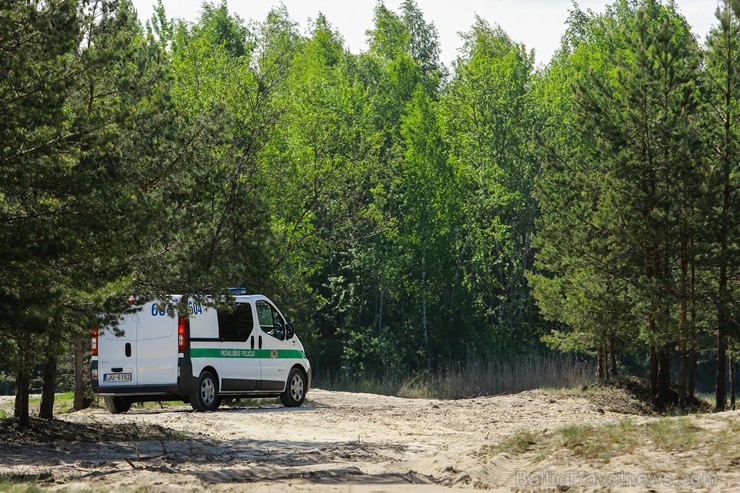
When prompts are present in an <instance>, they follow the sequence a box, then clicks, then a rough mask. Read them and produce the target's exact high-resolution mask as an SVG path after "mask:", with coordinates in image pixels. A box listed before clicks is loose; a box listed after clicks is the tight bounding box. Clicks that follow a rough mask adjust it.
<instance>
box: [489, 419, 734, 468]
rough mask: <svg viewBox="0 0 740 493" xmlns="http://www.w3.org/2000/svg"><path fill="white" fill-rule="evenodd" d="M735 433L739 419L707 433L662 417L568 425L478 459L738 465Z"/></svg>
mask: <svg viewBox="0 0 740 493" xmlns="http://www.w3.org/2000/svg"><path fill="white" fill-rule="evenodd" d="M738 432H740V420H738V419H727V420H726V421H725V422H723V423H721V425H720V426H711V427H706V426H700V425H699V424H698V423H697V420H696V419H694V418H692V417H687V416H683V417H661V418H657V419H655V420H652V421H648V422H646V423H641V424H636V423H635V422H634V421H632V420H630V419H625V420H622V421H620V422H619V423H616V424H606V425H602V426H586V425H570V426H566V427H563V428H560V429H558V430H556V431H554V432H551V433H548V434H545V435H536V434H533V433H531V432H529V431H522V432H520V433H518V434H516V435H514V436H512V437H509V438H507V439H506V440H504V441H503V442H501V443H499V444H497V445H495V446H486V447H484V448H483V449H481V453H480V455H481V456H482V457H483V458H484V460H489V459H490V458H491V457H493V456H495V455H496V454H498V453H508V454H527V455H529V456H530V458H531V459H532V460H533V461H535V462H539V461H541V460H543V459H546V458H552V457H567V456H571V457H573V458H579V459H586V460H591V461H593V460H596V461H599V462H602V463H604V464H608V463H609V462H610V461H611V460H612V459H614V458H616V457H620V456H627V455H630V454H633V453H634V452H636V451H637V450H638V449H640V450H641V451H642V453H644V454H647V455H648V456H649V455H650V454H651V453H665V454H668V455H671V456H673V455H675V454H680V453H682V452H688V451H692V450H701V451H703V453H704V452H706V454H707V455H710V456H715V457H718V458H722V459H723V460H725V459H729V461H730V462H733V461H735V462H736V463H737V465H740V446H738V442H737V434H738Z"/></svg>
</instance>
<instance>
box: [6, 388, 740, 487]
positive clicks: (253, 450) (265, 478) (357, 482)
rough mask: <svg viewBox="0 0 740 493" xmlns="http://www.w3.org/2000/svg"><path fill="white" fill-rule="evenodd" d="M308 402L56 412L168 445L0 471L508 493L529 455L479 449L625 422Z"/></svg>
mask: <svg viewBox="0 0 740 493" xmlns="http://www.w3.org/2000/svg"><path fill="white" fill-rule="evenodd" d="M309 399H310V402H308V403H307V404H306V405H304V407H301V408H298V409H287V408H283V407H280V406H264V407H224V408H222V409H220V410H219V411H217V412H213V413H194V412H192V411H191V409H190V408H189V407H188V406H186V405H182V406H178V407H174V408H172V407H167V408H165V409H162V410H152V409H145V408H137V407H134V408H133V409H132V410H131V411H130V412H129V413H126V414H121V415H111V414H108V413H107V411H104V410H101V409H92V410H86V411H81V412H77V413H72V414H67V415H62V416H59V419H61V420H64V421H69V422H74V423H81V424H86V425H88V426H95V425H96V423H106V424H109V425H114V426H116V427H121V428H120V429H122V430H126V429H127V427H128V428H130V429H131V430H136V429H139V428H138V426H145V425H157V426H160V427H163V428H165V429H167V430H169V431H171V432H174V433H175V435H176V437H175V438H167V439H162V440H160V439H156V440H152V439H149V440H146V439H142V438H141V437H138V436H136V433H135V432H133V431H132V433H131V435H130V437H129V439H128V440H120V439H119V440H117V441H103V442H102V443H94V444H91V443H81V442H74V443H57V444H41V445H3V446H2V447H0V473H2V472H5V473H13V474H29V475H31V474H40V473H43V474H45V475H48V476H49V479H48V480H46V482H45V483H43V485H44V486H46V487H49V488H51V489H55V488H66V489H67V490H75V489H78V488H79V489H87V490H93V491H97V490H100V489H105V490H107V491H136V490H138V491H163V492H164V491H167V492H169V491H172V492H180V491H285V490H292V491H322V492H323V491H355V492H365V491H367V492H379V491H391V492H393V491H449V489H450V488H451V487H452V488H477V489H480V488H483V489H489V490H500V491H512V490H517V489H518V486H521V485H519V484H518V483H517V477H518V476H517V474H519V475H521V473H522V471H525V470H531V468H532V467H533V463H532V460H531V458H524V457H519V456H516V457H509V456H507V455H506V454H499V455H498V456H496V457H495V458H491V457H488V456H486V455H485V454H481V451H482V450H486V448H488V449H490V448H491V446H492V445H496V444H497V443H500V442H501V441H502V440H504V439H506V438H507V437H511V436H512V435H514V434H516V433H517V432H519V431H523V430H526V431H530V432H533V433H535V434H545V433H548V432H551V431H553V430H555V429H557V428H560V427H562V426H565V425H568V424H580V425H583V424H595V425H598V424H604V423H610V422H618V421H619V420H621V419H624V418H625V417H626V416H625V415H624V414H621V413H617V412H614V411H611V410H610V409H609V408H608V407H606V406H601V407H600V405H599V404H595V403H594V401H593V399H588V398H586V397H578V396H565V395H559V394H558V393H553V392H542V391H531V392H524V393H521V394H516V395H502V396H494V397H485V398H476V399H467V400H459V401H439V400H424V399H414V400H411V399H401V398H395V397H386V396H378V395H371V394H356V393H346V392H328V391H323V390H312V391H311V392H310V393H309ZM605 407H606V408H605ZM736 417H737V416H736ZM631 419H633V420H637V421H640V420H649V419H654V418H648V417H641V416H632V417H631ZM133 425H137V426H133ZM585 489H588V488H585ZM522 490H523V491H526V490H527V488H523V489H522ZM570 491H576V490H574V489H571V490H570ZM605 491H610V490H605ZM625 491H632V489H625ZM636 491H650V489H647V488H646V489H637V490H636ZM655 491H661V490H660V489H655ZM668 491H671V490H668Z"/></svg>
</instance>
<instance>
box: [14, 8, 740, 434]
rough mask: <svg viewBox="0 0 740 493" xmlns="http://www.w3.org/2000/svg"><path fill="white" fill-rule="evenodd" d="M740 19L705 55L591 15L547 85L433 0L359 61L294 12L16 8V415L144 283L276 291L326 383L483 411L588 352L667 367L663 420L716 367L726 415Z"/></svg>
mask: <svg viewBox="0 0 740 493" xmlns="http://www.w3.org/2000/svg"><path fill="white" fill-rule="evenodd" d="M735 3H736V2H733V1H729V0H728V1H727V2H724V3H723V4H722V5H721V7H720V8H719V9H718V11H717V22H716V24H715V27H714V28H713V29H712V30H711V32H710V33H709V34H708V36H707V38H706V43H705V44H700V43H699V42H698V39H697V35H696V34H695V33H692V32H691V29H690V26H689V25H688V24H687V22H686V20H685V19H684V18H683V17H682V16H681V15H680V13H679V12H677V10H676V7H675V5H674V4H673V3H672V2H670V1H665V2H663V1H659V0H616V1H615V2H614V3H613V4H611V5H610V6H609V7H608V8H607V9H606V10H605V11H604V12H603V13H601V14H596V13H594V12H591V11H583V10H581V9H580V8H578V6H577V5H575V4H574V5H573V8H572V9H571V11H570V16H569V18H568V21H567V24H566V26H565V27H564V31H565V32H564V35H563V37H562V43H561V47H560V49H559V50H558V51H557V52H556V54H555V55H554V57H553V58H552V60H551V61H550V62H549V64H547V65H546V66H545V67H544V68H541V69H536V68H535V66H534V54H533V53H532V52H531V51H528V50H527V48H526V47H525V46H524V45H522V44H520V43H517V42H515V41H513V40H512V39H511V38H510V37H509V36H508V35H507V34H506V33H505V32H504V31H503V30H502V29H500V28H499V27H497V26H495V25H491V24H489V23H488V22H487V21H485V20H483V19H480V18H478V19H477V20H476V21H475V23H474V25H472V26H471V27H470V30H469V31H467V32H466V33H464V35H463V38H464V45H463V47H462V49H461V50H460V52H459V55H458V57H457V59H456V60H455V61H454V62H453V64H452V67H451V68H447V67H445V66H444V65H443V64H442V63H441V62H440V60H439V52H440V50H439V42H438V36H437V33H436V30H435V28H434V26H433V25H432V24H430V23H428V22H427V21H426V20H425V18H424V15H423V12H422V11H421V10H420V9H419V8H418V6H417V5H416V4H415V3H414V1H413V0H405V1H404V2H403V3H402V4H401V7H400V9H399V11H398V12H394V11H391V10H389V9H387V8H386V7H385V6H384V5H383V4H382V3H378V5H377V7H376V9H375V18H374V27H373V29H371V30H370V31H368V33H367V36H368V46H369V49H368V50H367V51H366V52H363V53H359V54H354V53H350V52H349V51H348V50H346V49H345V47H344V44H343V41H342V37H341V33H339V32H337V31H336V30H335V29H333V28H332V26H331V24H330V23H329V22H328V21H327V19H326V18H325V17H323V16H322V15H318V17H317V18H316V20H315V22H314V23H313V25H312V26H311V28H310V29H309V31H308V32H307V33H301V32H299V30H298V27H297V24H296V23H295V22H293V21H292V20H291V19H290V17H289V16H288V14H287V12H286V10H285V9H284V8H282V9H281V8H277V9H275V10H273V11H272V12H271V13H270V14H269V15H268V16H267V18H266V19H263V20H258V21H255V20H250V21H246V20H243V19H240V18H239V17H238V16H236V15H234V14H232V13H230V12H229V9H228V6H227V5H226V3H221V4H209V3H204V4H203V8H202V14H201V17H200V19H199V20H198V21H197V22H196V23H186V22H184V21H181V20H177V19H170V18H168V16H167V13H166V12H165V11H164V8H163V7H162V6H161V4H160V5H159V7H158V8H157V9H156V10H155V14H154V16H153V18H152V19H149V20H148V21H146V22H145V23H144V24H143V25H142V23H141V22H140V20H139V19H138V18H137V14H136V12H135V10H134V9H133V7H132V6H131V4H130V2H128V1H127V0H120V1H115V0H81V1H62V0H58V1H40V0H34V1H26V0H23V1H21V0H14V1H11V2H5V3H3V5H2V6H1V7H0V54H1V56H0V104H1V107H2V113H3V115H2V119H0V143H1V144H2V145H1V146H0V224H1V225H2V227H0V333H2V337H0V370H2V371H5V372H9V373H10V374H11V375H12V376H13V379H14V380H15V382H14V383H15V389H16V415H17V416H18V417H20V418H21V420H22V421H26V422H27V420H28V415H29V412H28V394H29V390H30V386H31V379H32V377H33V376H34V373H35V372H37V373H38V374H39V375H41V379H42V381H43V395H44V399H45V400H42V404H41V415H42V416H45V417H51V414H52V404H53V396H54V390H55V388H56V387H55V386H56V383H57V366H58V361H59V359H60V358H62V357H64V355H66V354H70V353H72V352H73V351H74V352H76V353H77V355H78V358H77V359H78V363H79V360H80V359H81V358H80V355H81V354H82V352H83V350H84V347H85V345H86V344H87V343H88V342H87V341H88V336H87V334H88V333H89V330H90V328H91V327H96V326H99V324H101V323H106V322H110V320H111V319H115V318H116V316H117V315H116V314H117V313H121V312H122V311H123V310H125V309H127V307H128V299H129V297H130V296H131V295H132V294H137V295H139V296H142V297H148V298H160V299H161V298H162V297H164V296H165V295H166V294H167V293H183V294H197V293H211V294H219V293H225V292H226V288H227V287H228V286H245V287H246V288H247V289H248V290H249V292H253V293H257V292H260V293H263V294H266V295H268V296H270V297H271V298H272V299H274V300H275V301H276V302H277V303H278V304H279V306H281V307H282V308H283V311H284V312H286V313H287V314H288V316H289V318H291V319H292V320H293V321H294V322H295V324H296V327H297V328H298V333H299V334H300V337H301V339H302V340H303V341H304V344H305V346H306V348H307V352H308V356H309V358H310V360H311V362H312V366H313V368H314V371H315V375H317V377H319V378H324V379H325V380H324V381H327V382H328V381H335V382H336V381H339V382H341V381H343V382H357V381H361V380H367V379H370V380H373V379H374V380H376V381H389V379H390V380H392V381H394V382H404V381H406V382H408V381H409V379H411V381H413V380H414V379H419V378H424V377H425V376H426V377H429V376H430V375H431V376H436V377H439V378H441V379H444V377H445V376H450V375H456V376H457V378H458V381H466V382H467V383H468V384H470V383H471V382H472V383H473V385H469V386H468V387H465V388H464V390H463V391H462V392H463V395H471V394H475V393H485V392H490V388H486V387H485V385H482V384H480V381H479V380H478V379H477V375H480V374H481V373H485V372H487V371H489V370H491V368H495V369H498V370H501V369H502V368H510V369H511V368H514V370H511V372H513V373H511V374H516V373H517V372H519V371H520V370H522V368H523V366H517V365H521V362H522V361H527V362H530V363H527V364H528V365H530V366H532V365H534V366H538V367H539V368H540V370H541V373H540V374H551V373H552V372H553V370H552V368H553V366H551V365H550V364H549V363H548V364H540V363H539V362H541V361H543V360H544V361H546V362H550V363H551V362H552V361H556V364H555V366H557V367H558V368H562V367H563V366H565V367H578V368H581V367H589V364H590V362H594V367H595V372H596V376H597V377H598V378H600V379H607V378H609V377H610V376H616V375H618V374H624V373H628V374H635V375H639V376H644V377H647V378H649V381H650V387H651V392H652V395H653V397H654V400H655V404H656V406H658V407H659V408H664V409H665V408H668V407H672V406H679V407H681V408H686V407H687V406H688V403H690V402H691V400H692V397H693V395H694V394H695V392H696V388H697V387H696V382H697V379H699V380H701V381H702V382H704V383H703V385H705V386H709V385H711V386H712V388H713V390H714V392H715V407H716V408H717V409H719V410H722V409H724V408H725V406H726V400H727V393H728V389H729V390H730V391H731V393H732V397H733V400H734V388H735V381H734V367H735V360H736V357H735V354H736V351H737V344H738V336H740V329H739V325H738V313H739V310H738V306H737V299H738V294H739V291H740V289H739V288H738V277H739V274H738V265H739V262H738V229H740V218H739V217H738V214H740V204H738V200H739V199H738V173H739V171H740V166H739V164H738V162H739V161H738V150H739V149H740V147H739V144H740V139H739V137H740V126H738V118H739V117H740V71H739V70H738V62H740V60H739V59H738V55H740V21H739V20H738V16H737V14H738V13H740V8H738V7H740V6H738V5H735ZM100 314H107V317H103V318H104V319H103V320H101V315H100ZM105 318H107V319H108V320H105ZM559 354H565V355H568V356H567V358H565V359H563V358H561V357H557V356H555V355H559ZM584 365H585V366H584ZM78 366H79V364H78ZM522 371H523V370H522ZM702 372H704V373H710V374H711V377H710V378H706V375H705V376H704V377H703V378H702ZM504 373H505V372H502V371H499V376H498V377H497V378H505V377H504ZM78 374H79V371H78ZM506 378H508V377H506ZM543 378H544V377H543ZM85 379H86V375H82V376H81V377H80V378H78V380H81V381H84V380H85ZM451 381H452V380H450V379H448V380H447V382H448V386H454V385H455V384H454V383H450V382H451ZM540 383H541V384H542V383H543V381H540ZM728 386H729V387H728ZM78 405H81V403H78Z"/></svg>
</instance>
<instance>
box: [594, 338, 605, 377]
mask: <svg viewBox="0 0 740 493" xmlns="http://www.w3.org/2000/svg"><path fill="white" fill-rule="evenodd" d="M596 353H597V355H598V360H599V368H598V372H599V381H600V382H603V381H604V380H606V358H605V357H604V346H599V349H598V350H597V351H596Z"/></svg>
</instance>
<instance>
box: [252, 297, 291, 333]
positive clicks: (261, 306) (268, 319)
mask: <svg viewBox="0 0 740 493" xmlns="http://www.w3.org/2000/svg"><path fill="white" fill-rule="evenodd" d="M255 306H256V307H257V318H258V319H259V322H260V329H262V332H264V333H265V334H269V335H271V336H272V337H275V338H276V339H280V340H281V341H282V340H283V339H285V321H284V320H283V317H281V316H280V313H278V311H277V310H276V309H275V308H274V307H273V306H272V305H270V304H269V303H268V302H266V301H262V300H260V301H258V302H257V303H255Z"/></svg>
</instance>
